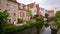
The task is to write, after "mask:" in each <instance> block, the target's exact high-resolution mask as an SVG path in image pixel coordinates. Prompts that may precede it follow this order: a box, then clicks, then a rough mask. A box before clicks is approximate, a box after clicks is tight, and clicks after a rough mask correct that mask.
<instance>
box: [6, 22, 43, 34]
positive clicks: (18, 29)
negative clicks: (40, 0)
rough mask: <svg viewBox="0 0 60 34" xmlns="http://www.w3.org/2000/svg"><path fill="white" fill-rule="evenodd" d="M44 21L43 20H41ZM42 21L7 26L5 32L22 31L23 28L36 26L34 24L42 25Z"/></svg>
mask: <svg viewBox="0 0 60 34" xmlns="http://www.w3.org/2000/svg"><path fill="white" fill-rule="evenodd" d="M40 22H41V23H42V21H40ZM40 22H38V23H36V22H35V23H26V24H25V25H22V26H18V27H17V26H13V27H11V26H10V27H8V28H7V27H5V33H6V34H8V33H12V32H16V31H21V30H24V29H27V28H31V27H34V26H36V27H37V26H39V25H42V24H43V23H42V24H41V23H40Z"/></svg>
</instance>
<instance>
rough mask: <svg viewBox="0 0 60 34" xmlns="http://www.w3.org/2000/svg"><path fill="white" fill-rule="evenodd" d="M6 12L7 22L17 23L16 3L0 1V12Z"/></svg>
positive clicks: (14, 0) (9, 0)
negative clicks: (7, 15)
mask: <svg viewBox="0 0 60 34" xmlns="http://www.w3.org/2000/svg"><path fill="white" fill-rule="evenodd" d="M4 10H8V13H9V14H10V15H9V17H8V18H9V22H11V23H14V22H17V18H18V3H17V2H16V0H0V11H4Z"/></svg>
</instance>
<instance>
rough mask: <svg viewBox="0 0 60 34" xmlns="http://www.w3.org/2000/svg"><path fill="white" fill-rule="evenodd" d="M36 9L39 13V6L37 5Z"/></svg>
mask: <svg viewBox="0 0 60 34" xmlns="http://www.w3.org/2000/svg"><path fill="white" fill-rule="evenodd" d="M36 8H37V12H39V11H40V7H39V4H36Z"/></svg>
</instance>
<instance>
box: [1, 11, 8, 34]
mask: <svg viewBox="0 0 60 34" xmlns="http://www.w3.org/2000/svg"><path fill="white" fill-rule="evenodd" d="M8 16H9V14H8V12H7V10H5V11H1V12H0V34H4V33H3V31H5V30H4V26H5V25H6V24H7V23H8V18H7V17H8Z"/></svg>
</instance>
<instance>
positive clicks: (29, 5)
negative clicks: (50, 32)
mask: <svg viewBox="0 0 60 34" xmlns="http://www.w3.org/2000/svg"><path fill="white" fill-rule="evenodd" d="M34 4H35V3H31V4H28V5H24V4H22V3H20V4H19V6H20V5H22V6H23V8H22V9H21V8H20V7H18V8H19V10H22V11H25V10H26V9H25V7H26V6H28V7H30V8H33V7H34Z"/></svg>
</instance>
